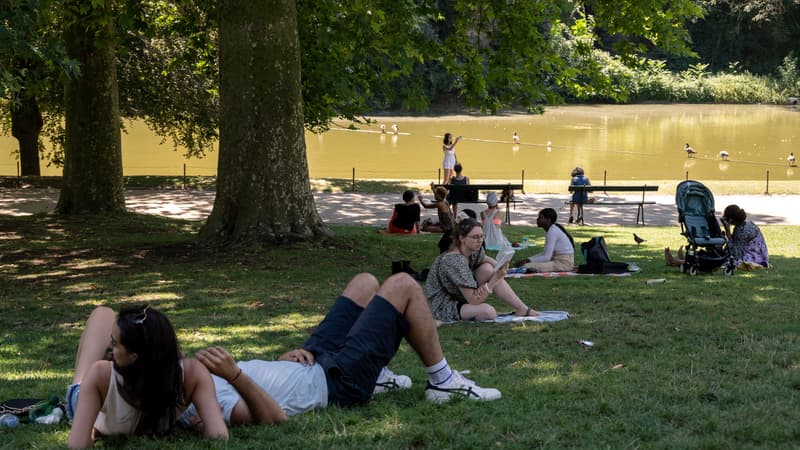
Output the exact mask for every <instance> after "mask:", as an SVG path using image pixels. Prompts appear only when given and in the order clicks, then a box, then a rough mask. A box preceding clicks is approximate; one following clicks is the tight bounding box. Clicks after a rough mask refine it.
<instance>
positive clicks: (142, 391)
mask: <svg viewBox="0 0 800 450" xmlns="http://www.w3.org/2000/svg"><path fill="white" fill-rule="evenodd" d="M109 347H110V349H111V355H110V356H111V357H110V360H109V358H107V357H106V353H107V351H108V349H109ZM189 404H194V405H195V406H196V407H197V411H198V414H199V416H200V417H201V419H202V420H203V423H204V425H205V426H204V428H203V433H204V435H205V436H207V437H212V438H222V439H227V438H228V429H227V427H226V426H225V422H224V421H223V419H222V413H221V412H220V409H219V406H218V405H217V398H216V396H215V394H214V383H213V382H212V381H211V375H210V374H209V372H208V369H206V368H205V366H203V365H202V364H200V362H198V361H197V360H195V359H184V358H183V357H182V353H181V350H180V347H179V346H178V339H177V336H176V335H175V330H174V329H173V328H172V324H171V323H170V322H169V320H168V319H167V317H166V316H164V315H163V314H162V313H161V312H159V311H157V310H156V309H154V308H151V307H150V306H149V305H148V306H144V307H141V306H137V307H127V308H123V309H122V310H121V311H120V313H119V317H117V318H116V320H115V318H114V312H113V311H112V310H111V309H110V308H107V307H98V308H95V310H94V311H92V314H91V315H90V316H89V320H88V321H87V322H86V329H85V330H84V331H83V334H82V335H81V340H80V344H79V345H78V354H77V356H76V358H75V376H74V377H73V379H72V384H71V385H69V386H68V387H67V395H66V409H67V419H68V420H69V421H70V422H71V424H72V428H71V429H70V433H69V442H68V445H69V447H70V448H86V447H91V446H92V443H93V442H94V437H95V434H96V433H99V434H102V435H160V434H164V433H167V432H169V431H171V430H172V429H173V428H174V427H175V425H176V423H177V419H178V417H179V416H180V414H181V413H182V412H183V411H184V410H185V409H186V407H187V406H188V405H189Z"/></svg>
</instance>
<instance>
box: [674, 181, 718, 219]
mask: <svg viewBox="0 0 800 450" xmlns="http://www.w3.org/2000/svg"><path fill="white" fill-rule="evenodd" d="M675 205H677V206H678V214H679V215H680V216H681V221H682V220H683V219H682V218H684V217H686V216H699V217H709V216H712V217H713V216H714V211H715V209H714V194H712V193H711V190H709V189H708V188H707V187H706V186H705V185H704V184H703V183H701V182H699V181H694V180H686V181H682V182H681V183H680V184H678V188H677V189H676V190H675Z"/></svg>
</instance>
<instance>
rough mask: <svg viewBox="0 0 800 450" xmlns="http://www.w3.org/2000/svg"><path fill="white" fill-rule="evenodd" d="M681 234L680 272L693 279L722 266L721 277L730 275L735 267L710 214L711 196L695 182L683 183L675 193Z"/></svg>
mask: <svg viewBox="0 0 800 450" xmlns="http://www.w3.org/2000/svg"><path fill="white" fill-rule="evenodd" d="M675 204H676V205H677V206H678V221H679V222H680V224H681V234H682V235H683V236H686V240H687V241H688V242H689V244H688V245H687V246H686V260H685V261H684V262H683V263H682V264H681V272H684V273H688V274H689V275H697V274H698V273H699V272H711V271H713V270H716V269H717V268H719V267H720V266H722V273H724V274H725V275H733V273H734V272H735V271H736V266H734V264H733V258H732V257H731V254H730V251H729V250H728V240H727V239H726V238H725V235H724V234H723V233H722V230H721V229H720V227H719V223H718V222H717V216H716V215H715V212H714V211H715V210H714V194H712V193H711V191H710V190H709V189H708V188H707V187H705V185H703V183H701V182H699V181H693V180H686V181H683V182H681V183H680V184H678V188H677V189H676V191H675Z"/></svg>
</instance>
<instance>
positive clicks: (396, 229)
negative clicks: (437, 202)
mask: <svg viewBox="0 0 800 450" xmlns="http://www.w3.org/2000/svg"><path fill="white" fill-rule="evenodd" d="M416 198H417V196H416V195H415V194H414V192H413V191H405V192H403V203H397V204H395V205H394V211H393V212H392V218H391V219H389V227H388V230H389V233H399V234H413V233H419V231H420V224H419V219H420V217H419V212H420V207H419V204H418V203H417V202H416Z"/></svg>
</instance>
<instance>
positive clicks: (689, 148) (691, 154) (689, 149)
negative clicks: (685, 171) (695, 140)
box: [683, 142, 697, 158]
mask: <svg viewBox="0 0 800 450" xmlns="http://www.w3.org/2000/svg"><path fill="white" fill-rule="evenodd" d="M683 149H684V150H686V156H688V157H689V158H693V157H694V155H695V154H696V153H697V150H695V149H693V148H692V146H691V145H689V143H688V142H687V143H686V145H684V146H683Z"/></svg>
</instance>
